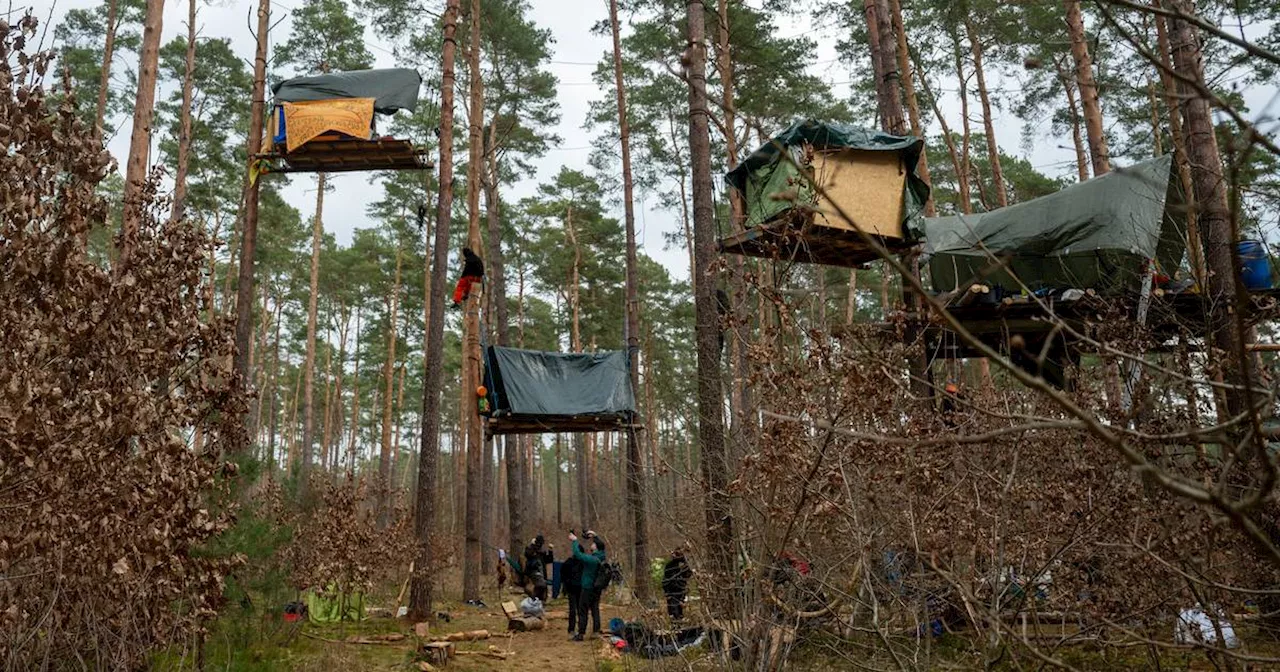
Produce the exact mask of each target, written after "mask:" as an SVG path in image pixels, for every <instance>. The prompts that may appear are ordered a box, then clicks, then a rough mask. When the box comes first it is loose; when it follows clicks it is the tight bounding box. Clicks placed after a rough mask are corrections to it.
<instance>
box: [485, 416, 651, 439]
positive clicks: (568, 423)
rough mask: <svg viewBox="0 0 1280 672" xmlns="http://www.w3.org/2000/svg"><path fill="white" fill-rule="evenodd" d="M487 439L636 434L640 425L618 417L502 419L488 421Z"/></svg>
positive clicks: (486, 423) (641, 425)
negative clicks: (612, 433) (536, 435)
mask: <svg viewBox="0 0 1280 672" xmlns="http://www.w3.org/2000/svg"><path fill="white" fill-rule="evenodd" d="M484 426H485V430H484V431H485V433H486V434H487V435H489V436H504V435H507V434H572V433H585V432H638V431H642V430H644V425H643V424H639V423H637V422H635V421H634V420H631V419H626V418H621V417H618V416H573V417H563V416H506V417H489V418H487V419H486V421H485V423H484Z"/></svg>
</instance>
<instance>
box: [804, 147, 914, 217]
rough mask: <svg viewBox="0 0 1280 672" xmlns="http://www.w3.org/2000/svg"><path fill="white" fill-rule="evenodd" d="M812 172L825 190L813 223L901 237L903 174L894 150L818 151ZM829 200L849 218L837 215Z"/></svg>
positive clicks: (903, 171) (903, 212)
mask: <svg viewBox="0 0 1280 672" xmlns="http://www.w3.org/2000/svg"><path fill="white" fill-rule="evenodd" d="M813 176H814V181H815V182H816V183H817V184H819V185H821V187H822V189H823V191H824V192H825V194H826V198H825V199H819V201H818V204H817V207H816V209H817V212H816V214H815V217H814V223H815V224H818V225H826V226H830V227H833V228H837V229H845V230H850V231H852V230H854V229H855V228H856V229H861V230H863V231H865V232H867V233H873V234H877V235H881V236H885V237H888V238H902V237H903V230H902V220H903V219H904V217H905V216H906V212H905V205H904V204H903V199H902V194H903V190H904V188H905V186H906V179H907V174H906V171H905V170H904V169H903V167H902V162H901V158H900V156H899V154H898V152H877V151H865V150H856V149H844V150H840V151H834V152H820V153H818V154H815V155H814V158H813ZM833 203H834V204H837V205H839V206H840V209H841V210H843V212H844V214H845V215H847V216H848V218H849V219H851V220H852V221H849V219H845V218H844V217H841V216H840V215H839V214H838V212H837V210H836V208H835V207H834V206H833Z"/></svg>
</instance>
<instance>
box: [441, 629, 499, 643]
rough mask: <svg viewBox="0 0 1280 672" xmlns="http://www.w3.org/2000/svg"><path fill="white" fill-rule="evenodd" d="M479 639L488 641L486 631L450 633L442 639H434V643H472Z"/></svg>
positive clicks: (487, 632)
mask: <svg viewBox="0 0 1280 672" xmlns="http://www.w3.org/2000/svg"><path fill="white" fill-rule="evenodd" d="M481 639H489V631H488V630H468V631H466V632H451V633H449V634H447V635H445V636H444V637H438V638H436V641H446V642H474V641H477V640H481Z"/></svg>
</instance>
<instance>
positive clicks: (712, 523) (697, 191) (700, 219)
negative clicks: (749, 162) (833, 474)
mask: <svg viewBox="0 0 1280 672" xmlns="http://www.w3.org/2000/svg"><path fill="white" fill-rule="evenodd" d="M685 9H686V12H687V14H686V16H687V21H688V30H689V41H688V44H689V47H688V51H687V52H686V53H687V60H688V63H689V67H688V70H687V73H688V81H689V158H690V162H691V164H692V172H693V233H694V273H693V275H694V277H696V278H697V280H698V282H697V286H698V290H697V293H696V294H695V296H694V313H695V316H696V317H695V324H694V333H695V337H696V343H697V367H698V386H697V387H698V429H699V431H698V436H699V439H700V441H701V443H702V476H703V479H704V481H705V484H706V490H705V495H704V496H705V502H704V508H705V514H706V525H707V547H708V549H709V556H710V558H709V560H710V562H708V567H709V568H710V569H711V571H712V572H714V573H728V572H730V571H731V569H732V566H733V565H732V549H733V525H732V520H731V518H730V504H729V500H728V494H727V492H726V489H725V487H726V485H727V483H728V474H727V473H726V466H727V465H726V461H725V443H724V416H723V395H722V394H721V389H720V375H721V374H720V325H719V322H720V317H719V312H718V310H717V309H716V298H715V280H714V276H713V275H712V274H713V273H714V270H715V259H716V240H715V239H716V222H715V207H714V205H713V203H712V189H713V185H712V177H711V135H710V119H709V110H708V109H707V105H708V102H707V71H706V63H707V53H706V47H705V46H704V39H705V38H704V35H705V32H706V26H705V25H704V23H703V21H704V18H705V16H706V14H705V7H704V6H703V1H702V0H689V2H688V3H687V4H686V5H685ZM712 586H714V584H713V583H712V584H710V585H708V588H710V587H712ZM731 602H733V600H730V599H725V600H724V603H725V604H726V606H727V605H729V604H730V603H731ZM726 611H730V610H729V609H726Z"/></svg>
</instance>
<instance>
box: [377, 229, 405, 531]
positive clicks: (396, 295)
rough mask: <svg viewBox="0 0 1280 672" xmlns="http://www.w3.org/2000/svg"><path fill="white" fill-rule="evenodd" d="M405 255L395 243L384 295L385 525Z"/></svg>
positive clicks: (381, 488) (381, 484)
mask: <svg viewBox="0 0 1280 672" xmlns="http://www.w3.org/2000/svg"><path fill="white" fill-rule="evenodd" d="M403 261H404V255H402V254H401V253H400V247H399V246H397V247H396V273H395V277H394V279H393V281H392V283H391V296H388V297H387V361H386V362H385V363H384V364H383V365H382V378H383V382H384V384H385V387H386V391H385V392H383V394H382V453H381V455H380V456H379V459H378V525H379V527H382V528H385V527H386V526H387V525H388V524H389V523H390V520H391V422H392V420H391V402H392V399H393V398H394V394H393V392H394V387H393V386H394V385H395V365H396V324H397V321H396V318H397V312H398V309H399V307H400V267H401V264H402V263H403Z"/></svg>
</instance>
